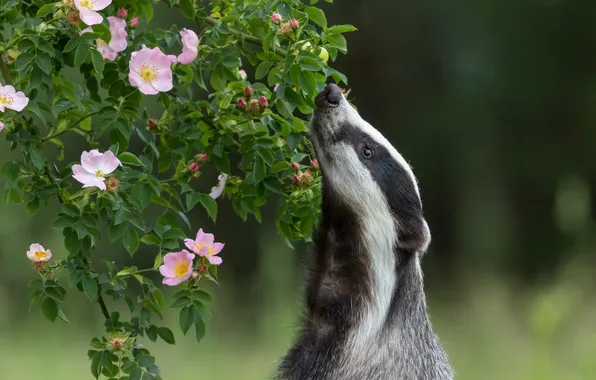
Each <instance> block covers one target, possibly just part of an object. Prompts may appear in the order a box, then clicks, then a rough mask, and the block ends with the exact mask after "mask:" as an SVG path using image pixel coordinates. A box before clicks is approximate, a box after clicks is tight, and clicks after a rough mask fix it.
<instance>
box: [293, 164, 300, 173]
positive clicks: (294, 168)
mask: <svg viewBox="0 0 596 380" xmlns="http://www.w3.org/2000/svg"><path fill="white" fill-rule="evenodd" d="M298 169H300V164H299V163H297V162H292V170H293V171H297V170H298Z"/></svg>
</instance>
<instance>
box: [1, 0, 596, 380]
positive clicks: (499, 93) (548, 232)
mask: <svg viewBox="0 0 596 380" xmlns="http://www.w3.org/2000/svg"><path fill="white" fill-rule="evenodd" d="M324 9H325V10H326V12H327V18H328V19H329V21H330V23H334V24H341V23H350V24H353V25H355V26H356V27H357V28H358V29H359V31H358V32H356V33H352V34H349V35H348V36H347V38H348V46H349V50H350V52H349V55H348V56H345V57H344V56H342V57H340V58H339V59H338V61H337V62H336V63H335V67H336V68H338V69H339V70H340V71H342V72H344V73H345V74H346V75H347V76H348V78H349V79H350V87H351V88H352V92H351V94H350V97H351V98H352V99H353V101H354V103H355V104H356V105H357V106H358V107H359V109H360V113H361V114H362V116H363V117H364V118H365V119H367V120H368V121H369V122H371V124H373V125H374V126H376V127H377V128H378V129H380V130H381V131H382V132H383V133H384V134H385V135H386V136H387V137H388V138H389V140H390V141H392V142H393V143H394V144H395V145H396V147H397V148H398V150H400V151H401V152H402V154H403V155H404V156H405V157H406V159H407V160H408V161H410V162H411V164H412V166H413V167H414V171H415V173H416V175H417V177H418V179H419V182H420V186H421V191H422V197H423V202H424V207H425V213H426V216H427V220H428V222H429V225H430V228H431V231H432V234H433V242H432V244H431V247H430V249H429V251H428V253H427V255H426V256H424V259H423V263H422V264H423V270H424V272H425V280H426V289H427V295H428V305H429V311H430V314H431V319H432V322H433V324H434V326H435V328H436V330H437V331H438V333H439V335H440V337H441V339H442V342H443V343H444V346H445V348H446V350H447V352H448V354H449V356H450V358H451V361H452V364H453V366H454V367H455V370H456V372H457V373H458V379H461V380H472V379H474V380H475V379H483V380H503V379H515V380H517V379H519V380H551V379H553V380H555V379H556V380H588V379H596V360H595V358H596V328H595V325H596V302H595V301H596V297H595V296H594V294H595V292H594V291H595V290H596V281H595V278H594V273H595V272H594V268H596V265H595V264H596V260H595V255H594V250H595V248H596V237H595V236H596V235H595V234H594V231H595V227H596V226H595V222H594V211H595V208H594V205H595V202H594V201H595V200H596V192H595V191H594V189H595V188H596V160H595V159H594V148H593V146H594V144H595V142H596V106H595V105H596V16H595V15H596V2H594V1H593V0H576V1H571V0H568V1H563V0H523V1H519V0H484V1H482V2H480V1H474V0H451V1H439V0H426V1H396V0H337V1H336V3H335V4H334V5H329V4H325V5H324ZM156 15H157V17H158V18H157V19H156V20H154V23H153V24H152V25H155V26H160V27H168V26H169V25H170V24H171V23H178V24H179V25H184V22H185V21H184V20H182V19H180V18H178V16H177V15H176V14H175V12H170V11H169V10H167V9H166V8H165V7H162V6H160V8H159V9H158V10H156ZM187 26H190V25H187ZM248 71H249V79H251V78H252V75H251V74H252V73H251V71H250V70H248ZM140 122H143V121H140ZM68 139H69V140H68V141H67V145H66V146H67V160H68V159H70V160H77V159H78V156H79V154H80V151H81V150H82V149H84V148H86V146H85V145H84V142H83V141H82V140H80V139H79V138H78V137H76V136H74V137H73V136H69V137H68ZM11 157H14V156H12V154H11V153H9V152H8V144H7V143H6V141H5V140H4V139H0V162H4V161H6V160H8V159H10V158H11ZM216 177H217V173H215V172H209V171H206V172H205V173H204V175H203V177H202V178H203V180H204V181H205V186H206V188H209V187H210V186H212V185H213V184H214V183H215V181H216ZM276 207H277V205H276V204H275V202H274V201H272V202H270V204H269V205H268V207H267V210H266V211H265V212H264V220H265V222H264V223H263V224H258V223H256V222H255V221H254V220H250V221H249V222H247V223H242V222H241V221H240V219H239V218H238V217H237V216H236V215H235V214H234V213H233V211H232V209H231V207H230V205H229V204H227V203H226V201H225V200H223V201H221V202H220V213H219V217H218V221H219V222H218V225H217V226H214V225H213V224H212V223H211V222H210V221H208V220H207V218H206V217H205V216H204V215H201V214H198V215H193V216H192V218H191V219H192V222H193V226H195V227H196V229H198V228H199V227H203V228H204V229H205V230H207V231H208V232H213V233H215V235H216V239H217V240H218V241H224V242H226V248H225V250H224V251H223V252H222V257H223V259H224V263H223V265H222V266H221V268H220V279H221V286H220V287H218V288H213V291H214V294H215V298H216V303H215V307H214V309H213V314H214V315H213V319H212V322H211V324H210V325H209V329H208V333H207V337H206V338H205V340H204V341H203V343H202V344H201V345H197V344H196V342H195V340H194V336H193V334H189V335H188V336H186V337H183V336H182V335H181V333H179V330H177V323H178V319H177V315H176V314H175V311H174V312H173V313H169V314H168V315H167V316H166V319H167V321H166V322H165V324H167V325H169V326H172V327H174V329H173V330H174V332H175V333H176V338H177V340H178V345H176V346H167V345H165V344H152V343H151V342H148V341H147V342H144V343H145V344H147V345H148V347H149V348H150V349H151V351H152V353H153V354H154V355H155V356H156V357H157V360H158V364H159V365H160V367H161V369H162V374H163V377H164V379H224V380H227V379H244V380H253V379H255V380H256V379H266V378H268V377H269V376H270V374H271V373H272V371H273V369H274V366H275V361H276V360H277V359H278V358H280V357H281V356H282V355H283V354H284V352H285V350H286V349H287V348H288V347H289V345H290V344H291V340H292V335H293V332H294V331H295V328H296V323H297V321H298V318H299V313H300V310H301V304H300V303H301V296H302V293H301V287H302V280H303V267H302V258H303V255H304V252H305V249H306V248H307V247H306V246H305V245H300V246H298V247H297V249H296V250H295V251H292V250H289V249H288V248H286V247H285V246H284V245H283V244H282V243H281V239H279V238H278V237H277V236H276V232H275V225H274V217H275V213H276ZM56 210H57V205H56V204H50V205H48V207H47V208H46V209H45V210H44V211H42V212H40V213H39V214H37V215H36V216H35V217H33V218H31V217H29V216H28V215H27V213H26V211H25V207H15V206H7V205H5V204H3V203H2V204H0V216H1V218H0V305H1V306H0V379H7V380H8V379H10V380H13V379H19V380H21V379H22V380H29V379H35V380H37V379H46V380H54V379H56V380H58V379H61V380H62V379H63V380H71V379H73V380H79V379H91V378H92V376H91V375H90V372H89V369H88V366H89V363H88V361H87V357H86V350H87V347H88V343H89V341H90V339H91V337H93V336H94V335H96V334H99V333H101V325H102V320H101V317H100V313H99V309H98V307H97V305H90V304H89V303H88V301H87V300H86V299H85V298H84V296H81V295H80V294H78V293H77V292H76V291H74V289H71V292H70V293H69V302H68V304H67V305H66V310H65V311H66V313H67V315H68V316H69V318H70V320H71V322H72V323H71V324H70V325H65V324H64V323H62V322H57V323H56V324H54V325H53V324H51V323H49V322H47V321H46V320H44V319H43V317H42V316H41V313H40V311H39V310H38V309H37V308H35V309H34V310H32V311H31V312H29V311H28V302H29V301H28V297H29V290H28V289H27V282H28V281H29V279H31V278H33V277H34V276H35V273H34V271H33V270H32V268H31V265H30V262H29V261H28V260H27V259H26V257H25V252H26V250H27V249H28V247H29V244H30V243H32V242H39V243H41V244H43V245H44V246H46V247H47V248H51V249H52V251H53V252H54V254H55V256H56V257H63V256H64V255H65V250H64V248H63V246H62V239H61V236H60V234H59V233H57V231H53V230H51V229H50V225H51V223H52V220H53V219H52V217H53V216H54V215H55V212H56ZM154 253H155V252H153V251H152V250H151V249H147V247H144V248H142V249H141V250H140V251H139V252H138V253H137V255H136V256H135V258H134V260H133V261H131V260H130V259H129V258H128V255H127V254H126V253H125V252H124V251H123V250H122V249H120V248H119V247H118V248H113V247H109V246H107V245H105V246H103V248H102V249H101V250H100V251H99V252H97V253H96V257H95V261H96V262H99V261H100V260H102V259H105V258H112V259H115V260H117V261H118V262H119V263H121V264H130V263H132V262H134V263H135V264H136V265H139V266H140V267H149V266H151V265H152V262H153V255H154ZM154 279H155V281H160V279H159V277H158V276H155V277H154ZM165 290H166V292H170V291H171V289H165ZM109 306H110V307H111V308H115V306H114V305H109Z"/></svg>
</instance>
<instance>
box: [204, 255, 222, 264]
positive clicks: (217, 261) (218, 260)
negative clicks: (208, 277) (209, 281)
mask: <svg viewBox="0 0 596 380" xmlns="http://www.w3.org/2000/svg"><path fill="white" fill-rule="evenodd" d="M207 260H209V262H210V263H211V264H213V265H219V264H221V262H222V261H223V260H222V258H221V257H219V256H207Z"/></svg>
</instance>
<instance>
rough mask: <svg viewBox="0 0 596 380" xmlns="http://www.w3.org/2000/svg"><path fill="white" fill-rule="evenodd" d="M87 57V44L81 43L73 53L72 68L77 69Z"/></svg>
mask: <svg viewBox="0 0 596 380" xmlns="http://www.w3.org/2000/svg"><path fill="white" fill-rule="evenodd" d="M87 55H89V44H88V43H82V44H79V46H77V50H76V51H75V55H74V66H75V67H79V66H81V65H82V64H83V63H85V61H86V60H87Z"/></svg>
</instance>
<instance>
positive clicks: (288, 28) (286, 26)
mask: <svg viewBox="0 0 596 380" xmlns="http://www.w3.org/2000/svg"><path fill="white" fill-rule="evenodd" d="M292 31H293V29H292V25H291V23H290V22H289V21H288V22H284V23H282V24H281V25H280V26H279V32H280V33H281V34H285V35H289V34H290V33H292Z"/></svg>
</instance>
